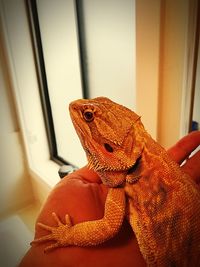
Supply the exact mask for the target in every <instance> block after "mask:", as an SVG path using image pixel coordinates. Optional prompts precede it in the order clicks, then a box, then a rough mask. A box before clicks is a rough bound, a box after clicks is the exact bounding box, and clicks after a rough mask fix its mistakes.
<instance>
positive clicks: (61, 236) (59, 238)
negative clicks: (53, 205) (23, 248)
mask: <svg viewBox="0 0 200 267" xmlns="http://www.w3.org/2000/svg"><path fill="white" fill-rule="evenodd" d="M52 216H53V218H54V220H55V221H56V223H57V226H49V225H46V224H43V223H40V222H39V223H37V225H38V226H39V227H41V228H42V229H45V230H47V231H49V232H50V234H48V235H45V236H42V237H40V238H36V239H35V240H33V241H32V242H31V243H30V244H31V245H32V244H35V243H41V242H46V241H56V242H55V243H54V244H51V245H50V246H47V247H46V248H45V250H44V252H47V251H49V250H51V249H54V248H57V247H61V246H67V245H69V243H68V242H67V241H68V240H69V238H68V233H69V230H70V228H71V227H72V223H71V220H70V216H69V215H68V214H67V215H65V222H66V224H63V223H62V222H61V220H60V219H59V218H58V216H57V214H56V213H55V212H53V213H52Z"/></svg>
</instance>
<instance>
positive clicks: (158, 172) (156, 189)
mask: <svg viewBox="0 0 200 267" xmlns="http://www.w3.org/2000/svg"><path fill="white" fill-rule="evenodd" d="M69 109H70V115H71V118H72V122H73V124H74V126H75V129H76V131H77V134H78V136H79V138H80V141H81V143H82V146H83V148H84V150H85V152H86V155H87V158H88V166H89V167H90V168H92V169H94V170H95V171H96V172H97V173H98V175H99V176H100V178H101V180H102V182H103V183H104V184H106V185H107V186H108V187H109V188H110V189H109V191H108V195H107V199H106V203H105V213H104V217H103V218H102V219H100V220H95V221H87V222H82V223H79V224H76V225H72V224H71V221H70V217H69V215H66V223H65V224H63V223H62V222H61V221H60V219H59V218H58V216H57V215H56V214H55V213H53V217H54V218H55V220H56V222H57V223H58V226H57V227H51V226H48V225H45V224H42V223H38V224H39V226H40V227H42V228H44V229H47V230H48V231H50V234H48V235H46V236H43V237H41V238H38V239H36V240H34V241H33V242H34V243H38V242H44V241H49V240H54V241H56V242H55V243H53V244H52V245H50V246H48V247H47V248H46V250H49V249H52V248H56V247H61V246H68V245H77V246H92V245H98V244H100V243H102V242H105V241H106V240H108V239H110V238H112V237H113V236H114V235H115V234H116V233H117V232H118V231H119V229H120V227H121V225H122V222H123V220H124V217H125V216H127V218H128V220H129V222H130V225H131V226H132V229H133V231H134V232H135V235H136V238H137V241H138V244H139V247H140V250H141V253H142V255H143V257H144V259H145V261H146V263H147V265H148V266H162V267H164V266H165V267H169V266H181V267H183V266H200V192H199V189H198V187H197V185H196V184H195V183H194V182H193V181H192V179H191V178H190V177H189V176H188V175H186V174H185V173H184V172H183V171H182V170H181V168H180V167H179V166H178V164H176V163H175V162H173V161H172V160H171V159H170V157H169V156H168V155H167V153H166V151H165V150H164V149H163V148H162V147H161V146H160V145H159V144H158V143H157V142H156V141H154V140H153V139H152V138H151V136H150V135H149V134H148V133H147V132H146V130H145V129H144V127H143V125H142V123H141V120H140V117H139V116H138V115H137V114H135V113H134V112H133V111H131V110H129V109H128V108H126V107H124V106H121V105H119V104H117V103H114V102H113V101H111V100H109V99H108V98H104V97H98V98H95V99H91V100H85V99H80V100H76V101H74V102H72V103H71V104H70V108H69Z"/></svg>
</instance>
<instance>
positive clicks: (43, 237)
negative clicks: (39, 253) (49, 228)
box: [30, 234, 53, 245]
mask: <svg viewBox="0 0 200 267" xmlns="http://www.w3.org/2000/svg"><path fill="white" fill-rule="evenodd" d="M49 240H53V238H52V234H50V235H45V236H42V237H39V238H36V239H34V240H33V241H32V242H31V243H30V244H31V245H32V244H35V243H41V242H45V241H49Z"/></svg>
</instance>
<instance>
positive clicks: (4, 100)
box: [0, 25, 33, 216]
mask: <svg viewBox="0 0 200 267" xmlns="http://www.w3.org/2000/svg"><path fill="white" fill-rule="evenodd" d="M0 26H1V25H0ZM0 33H1V31H0ZM0 36H2V35H1V34H0ZM10 86H11V84H10V81H9V76H8V72H7V63H6V60H5V56H4V50H3V47H2V40H0V125H1V128H0V129H1V130H0V184H1V186H0V216H3V215H5V214H7V213H9V212H11V211H13V210H14V209H17V208H21V207H23V206H24V205H27V204H28V203H29V202H30V201H32V200H33V195H32V190H31V184H30V179H29V175H28V172H27V171H26V167H25V166H26V164H25V159H24V153H23V152H24V151H23V149H22V142H21V138H20V131H19V127H18V124H17V120H16V114H15V108H14V102H13V100H12V94H11V90H10Z"/></svg>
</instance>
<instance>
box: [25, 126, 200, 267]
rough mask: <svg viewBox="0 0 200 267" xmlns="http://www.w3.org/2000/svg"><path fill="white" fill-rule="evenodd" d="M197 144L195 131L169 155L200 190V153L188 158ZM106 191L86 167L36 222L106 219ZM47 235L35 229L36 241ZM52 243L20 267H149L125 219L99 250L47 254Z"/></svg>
mask: <svg viewBox="0 0 200 267" xmlns="http://www.w3.org/2000/svg"><path fill="white" fill-rule="evenodd" d="M198 145H200V132H199V131H197V132H192V133H191V134H189V135H187V136H186V137H184V138H182V139H181V140H180V141H179V142H178V143H176V144H175V145H174V146H173V147H172V148H170V149H169V150H168V154H169V155H170V156H171V158H172V159H173V160H175V161H176V162H177V163H179V164H181V163H182V162H183V161H184V160H186V162H185V164H184V165H182V167H181V168H182V169H183V171H184V172H186V173H188V174H189V175H190V176H191V177H192V179H194V181H195V182H196V183H197V184H199V188H200V168H199V166H200V151H199V152H197V153H196V154H195V155H194V156H192V157H191V158H188V156H189V155H190V153H191V152H192V151H193V150H194V149H195V148H196V147H197V146H198ZM107 191H108V188H107V187H106V186H104V185H103V184H102V183H101V180H100V178H99V177H98V175H97V174H96V173H95V172H94V171H92V170H89V169H88V168H87V167H83V168H81V169H79V170H78V171H76V172H74V173H72V174H70V175H68V176H67V177H65V178H63V179H62V180H61V181H60V182H59V183H58V184H57V185H56V187H55V188H54V189H53V190H52V192H51V193H50V195H49V197H48V199H47V200H46V202H45V204H44V206H43V209H42V210H41V212H40V215H39V217H38V219H37V221H40V222H42V223H44V224H47V225H52V226H56V223H55V221H54V219H53V217H52V215H51V214H52V212H55V213H56V214H58V216H59V218H60V219H61V220H62V222H63V223H64V221H65V215H66V214H69V215H70V217H71V219H72V223H73V224H76V223H79V222H82V221H87V220H95V219H100V218H102V217H103V213H104V203H105V199H106V196H107ZM46 234H48V232H47V231H46V230H44V229H42V228H40V227H37V226H36V232H35V237H36V238H37V237H41V236H43V235H46ZM51 242H52V241H51ZM49 244H50V243H47V242H45V243H41V244H34V245H33V246H32V247H31V248H30V249H29V250H28V252H27V253H26V255H25V256H24V258H23V259H22V262H21V264H20V267H36V266H37V267H39V266H43V267H47V266H48V267H54V266H56V267H64V266H65V267H66V266H67V267H75V266H82V267H84V266H87V267H90V266H96V267H100V266H101V267H103V266H115V267H118V266H127V267H128V266H137V267H141V266H146V264H145V262H144V259H143V257H142V255H141V253H140V250H139V246H138V243H137V240H136V238H135V235H134V232H133V231H132V229H131V227H130V226H129V224H128V222H127V221H126V220H125V221H124V223H123V226H122V228H121V230H120V232H119V233H118V234H117V235H116V236H115V237H114V238H112V239H111V240H109V241H107V242H105V243H104V244H102V245H98V246H96V247H75V246H71V247H63V248H57V249H54V250H52V251H50V252H47V253H44V248H45V247H46V246H47V245H49Z"/></svg>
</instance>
